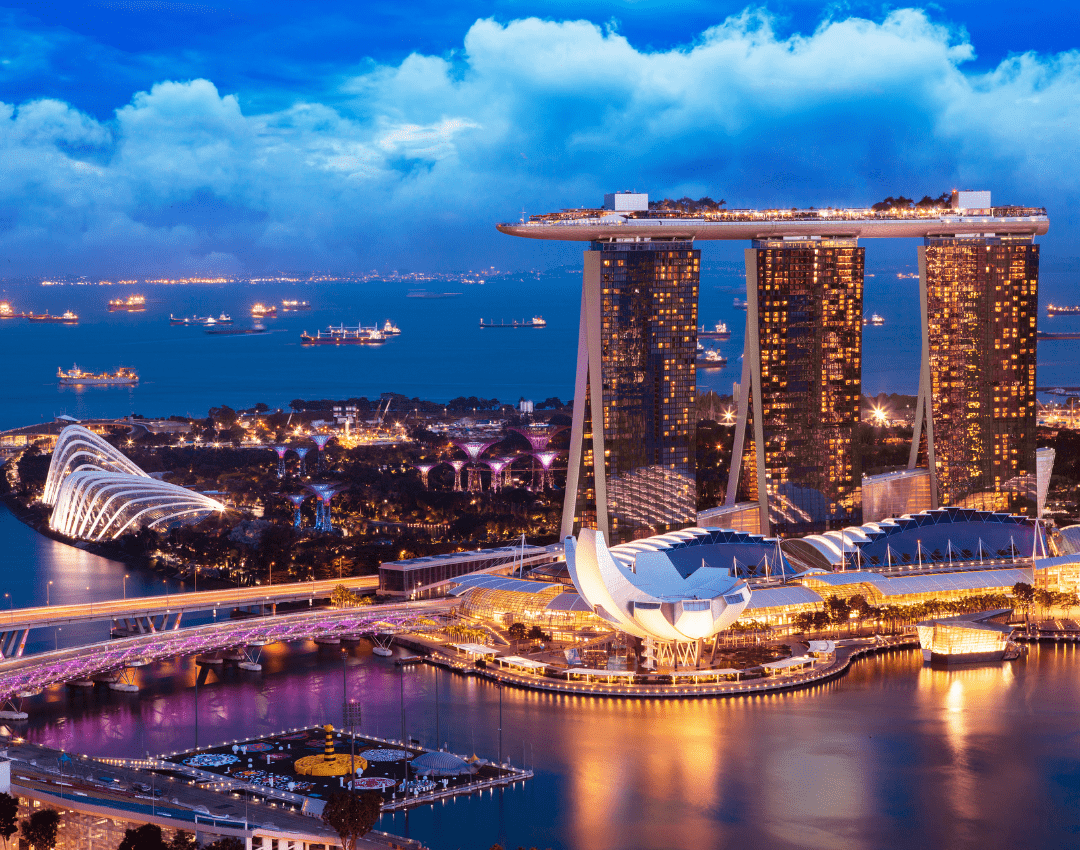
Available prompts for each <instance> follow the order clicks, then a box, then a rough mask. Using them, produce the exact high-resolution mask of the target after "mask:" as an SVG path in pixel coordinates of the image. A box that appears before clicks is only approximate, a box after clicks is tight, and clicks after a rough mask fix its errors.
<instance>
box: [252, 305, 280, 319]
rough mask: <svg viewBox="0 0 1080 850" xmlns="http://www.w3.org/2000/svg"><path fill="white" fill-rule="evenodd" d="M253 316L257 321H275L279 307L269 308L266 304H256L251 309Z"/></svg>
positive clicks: (272, 306)
mask: <svg viewBox="0 0 1080 850" xmlns="http://www.w3.org/2000/svg"><path fill="white" fill-rule="evenodd" d="M251 315H252V316H254V317H255V318H256V319H273V318H275V317H276V316H277V305H276V304H271V305H270V306H269V307H267V306H265V305H264V304H255V305H254V306H253V307H252V308H251Z"/></svg>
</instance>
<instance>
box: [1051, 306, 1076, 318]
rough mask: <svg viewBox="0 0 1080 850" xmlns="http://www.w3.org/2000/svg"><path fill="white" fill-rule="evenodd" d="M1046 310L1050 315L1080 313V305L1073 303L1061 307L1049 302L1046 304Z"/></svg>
mask: <svg viewBox="0 0 1080 850" xmlns="http://www.w3.org/2000/svg"><path fill="white" fill-rule="evenodd" d="M1046 312H1047V315H1050V316H1057V315H1066V316H1067V315H1070V314H1074V313H1080V305H1077V304H1071V305H1063V306H1060V307H1059V306H1058V305H1056V304H1047V305H1046Z"/></svg>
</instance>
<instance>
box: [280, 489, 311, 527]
mask: <svg viewBox="0 0 1080 850" xmlns="http://www.w3.org/2000/svg"><path fill="white" fill-rule="evenodd" d="M285 498H286V499H288V500H289V501H290V502H292V504H293V508H294V510H293V521H292V524H293V528H295V529H297V530H299V529H300V506H301V505H302V504H304V502H305V501H307V499H308V496H307V495H306V494H304V493H293V494H292V495H291V496H286V497H285Z"/></svg>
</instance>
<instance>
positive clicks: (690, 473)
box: [562, 241, 701, 544]
mask: <svg viewBox="0 0 1080 850" xmlns="http://www.w3.org/2000/svg"><path fill="white" fill-rule="evenodd" d="M700 260H701V252H700V251H698V250H695V249H694V248H693V244H692V243H691V242H684V241H642V242H636V241H630V242H620V241H608V242H596V243H593V245H592V247H591V250H589V251H587V252H585V271H584V279H583V288H582V306H581V331H580V337H579V343H578V367H577V381H576V386H575V394H574V419H573V428H572V436H571V451H570V464H569V469H568V476H567V487H566V490H567V494H568V495H567V499H566V503H565V505H564V511H563V527H562V533H563V536H564V537H565V536H567V535H569V534H572V533H573V532H574V531H575V530H578V529H581V528H597V529H599V530H601V531H603V532H604V535H605V539H606V540H608V541H609V542H610V543H612V544H615V543H619V542H621V541H626V540H633V539H636V538H638V537H645V536H649V535H652V534H657V533H662V532H664V531H667V530H670V529H672V528H681V527H683V526H686V525H692V524H693V522H694V519H695V516H696V507H697V505H696V499H697V493H696V489H697V488H696V475H695V446H694V443H695V439H696V425H697V422H696V415H695V400H696V394H697V377H696V367H695V364H694V360H695V353H696V351H695V350H696V346H697V333H696V329H697V300H698V285H699V277H700ZM571 494H576V498H574V497H573V496H572V495H571Z"/></svg>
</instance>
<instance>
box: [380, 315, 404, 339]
mask: <svg viewBox="0 0 1080 850" xmlns="http://www.w3.org/2000/svg"><path fill="white" fill-rule="evenodd" d="M400 334H401V328H399V327H398V326H397V325H395V324H394V323H393V322H391V321H390V320H389V319H387V320H386V321H385V322H384V323H383V326H382V335H383V336H399V335H400Z"/></svg>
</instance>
